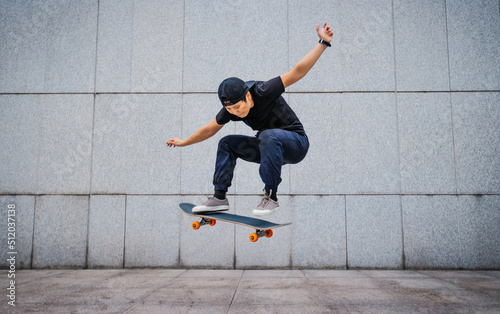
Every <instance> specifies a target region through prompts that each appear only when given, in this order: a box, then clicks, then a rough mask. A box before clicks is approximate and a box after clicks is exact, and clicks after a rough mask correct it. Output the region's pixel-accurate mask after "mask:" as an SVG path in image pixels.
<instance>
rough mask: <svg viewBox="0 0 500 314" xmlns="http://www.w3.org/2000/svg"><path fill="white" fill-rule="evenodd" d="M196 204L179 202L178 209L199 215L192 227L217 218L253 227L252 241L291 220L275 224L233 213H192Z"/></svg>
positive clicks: (271, 233)
mask: <svg viewBox="0 0 500 314" xmlns="http://www.w3.org/2000/svg"><path fill="white" fill-rule="evenodd" d="M195 206H196V205H193V204H189V203H180V204H179V209H180V210H181V211H182V212H183V213H184V214H186V215H189V216H195V217H200V218H201V221H199V222H198V221H195V222H193V224H192V225H191V226H192V227H193V229H195V230H198V229H200V227H201V226H204V225H210V226H214V225H215V222H216V221H217V220H220V221H225V222H230V223H234V224H238V225H242V226H246V227H250V228H255V232H254V233H252V234H250V236H249V238H250V241H252V242H257V240H258V239H259V238H262V237H264V236H265V237H267V238H270V237H272V236H273V230H272V229H275V228H279V227H283V226H288V225H291V224H292V223H291V222H287V223H284V224H276V223H273V222H269V221H266V220H262V219H257V218H252V217H247V216H240V215H234V214H228V213H224V212H204V213H193V207H195Z"/></svg>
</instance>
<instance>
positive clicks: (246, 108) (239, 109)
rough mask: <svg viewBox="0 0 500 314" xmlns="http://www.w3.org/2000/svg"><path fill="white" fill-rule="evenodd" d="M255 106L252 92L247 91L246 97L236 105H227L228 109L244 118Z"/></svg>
mask: <svg viewBox="0 0 500 314" xmlns="http://www.w3.org/2000/svg"><path fill="white" fill-rule="evenodd" d="M252 107H253V100H252V95H251V94H250V92H248V93H247V95H246V97H245V99H243V100H240V101H238V102H237V103H235V104H234V105H231V106H226V107H225V108H226V110H227V111H228V112H229V113H230V114H233V115H235V116H237V117H240V118H244V117H246V116H247V115H248V113H249V112H250V109H251V108H252Z"/></svg>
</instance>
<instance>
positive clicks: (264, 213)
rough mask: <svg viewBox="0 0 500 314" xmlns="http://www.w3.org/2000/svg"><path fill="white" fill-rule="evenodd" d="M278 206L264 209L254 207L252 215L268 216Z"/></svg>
mask: <svg viewBox="0 0 500 314" xmlns="http://www.w3.org/2000/svg"><path fill="white" fill-rule="evenodd" d="M278 208H279V207H276V208H275V209H266V210H257V209H254V210H253V212H252V213H253V215H254V216H260V217H262V216H269V215H271V214H272V213H274V212H275V211H276V210H278Z"/></svg>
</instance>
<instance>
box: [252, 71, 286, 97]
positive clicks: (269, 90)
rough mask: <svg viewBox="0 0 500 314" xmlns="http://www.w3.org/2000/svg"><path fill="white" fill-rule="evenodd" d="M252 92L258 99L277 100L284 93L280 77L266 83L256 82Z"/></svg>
mask: <svg viewBox="0 0 500 314" xmlns="http://www.w3.org/2000/svg"><path fill="white" fill-rule="evenodd" d="M254 91H255V93H256V94H257V95H259V96H260V97H263V98H267V99H277V98H278V97H280V96H281V94H283V93H284V92H285V86H284V85H283V81H282V80H281V77H280V76H277V77H275V78H272V79H270V80H269V81H266V82H257V83H256V84H255V89H254Z"/></svg>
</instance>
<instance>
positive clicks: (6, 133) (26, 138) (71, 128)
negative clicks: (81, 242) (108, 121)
mask: <svg viewBox="0 0 500 314" xmlns="http://www.w3.org/2000/svg"><path fill="white" fill-rule="evenodd" d="M0 108H1V110H2V115H1V116H0V119H1V121H2V124H1V125H0V128H1V129H2V133H1V135H0V141H1V143H2V147H3V149H2V152H1V154H2V160H5V162H2V164H0V173H1V174H2V178H4V179H3V180H2V181H1V182H0V191H2V192H7V193H33V194H36V193H61V194H67V193H81V194H83V193H89V184H90V158H89V157H90V155H91V145H92V115H93V96H92V95H17V96H14V95H1V96H0Z"/></svg>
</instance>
